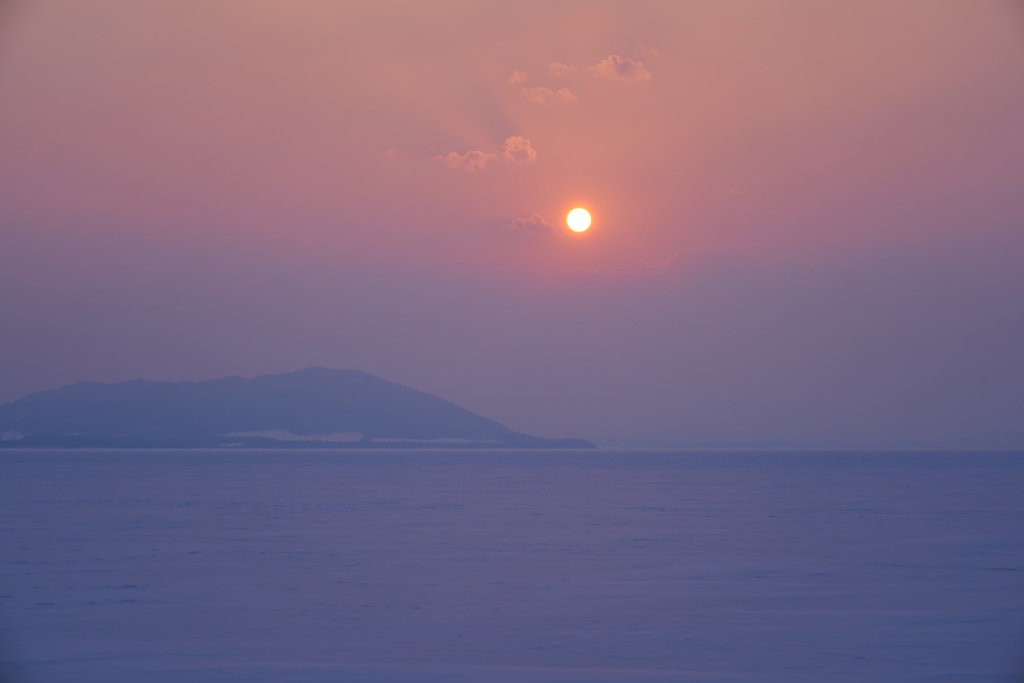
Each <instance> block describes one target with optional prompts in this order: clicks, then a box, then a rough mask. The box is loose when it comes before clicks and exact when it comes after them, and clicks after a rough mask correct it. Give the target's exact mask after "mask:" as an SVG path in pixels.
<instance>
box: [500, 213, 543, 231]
mask: <svg viewBox="0 0 1024 683" xmlns="http://www.w3.org/2000/svg"><path fill="white" fill-rule="evenodd" d="M505 227H507V228H511V229H512V230H516V231H526V230H529V231H532V232H542V233H545V234H550V233H552V232H554V230H555V228H554V227H553V226H552V225H551V224H550V223H548V222H547V221H546V220H544V219H543V218H541V215H540V214H539V213H535V214H533V215H532V216H530V217H529V218H517V219H515V220H514V221H512V222H510V223H506V224H505Z"/></svg>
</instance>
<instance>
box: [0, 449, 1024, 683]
mask: <svg viewBox="0 0 1024 683" xmlns="http://www.w3.org/2000/svg"><path fill="white" fill-rule="evenodd" d="M0 514H2V519H0V548H2V551H3V555H2V558H0V572H2V575H0V580H2V586H0V594H2V595H4V597H3V598H2V599H0V604H2V607H0V620H2V626H3V634H2V635H3V642H2V647H3V655H4V657H5V658H6V659H7V660H8V662H9V666H8V670H9V674H10V679H11V680H13V681H17V682H18V683H51V682H53V683H64V682H71V681H74V682H75V683H89V682H93V681H95V682H101V681H102V682H103V683H120V682H129V681H130V682H132V683H137V682H144V683H148V682H151V681H152V682H156V683H164V682H169V681H189V682H200V683H203V682H207V681H209V682H213V681H217V682H242V681H245V682H253V683H263V682H271V681H273V682H277V681H289V682H291V681H297V682H298V681H318V682H327V681H332V682H342V681H344V682H355V681H359V682H370V681H375V682H399V681H401V682H405V681H409V682H426V683H441V682H445V683H449V682H450V683H476V682H488V683H489V682H501V683H512V682H543V683H548V682H555V681H559V682H566V683H568V682H570V681H571V682H574V683H583V682H587V681H595V682H602V683H604V682H609V683H611V682H615V683H619V682H621V683H626V682H648V681H659V682H661V681H687V682H704V681H708V682H711V681H714V682H740V681H742V682H750V681H773V682H774V681H778V682H782V681H786V682H808V683H810V682H814V683H823V682H829V681H872V682H888V681H892V682H893V683H895V682H897V681H898V682H900V683H905V682H915V681H929V682H932V681H957V682H967V681H969V682H979V683H980V682H985V683H989V682H996V681H998V682H1000V683H1004V682H1007V681H1017V680H1020V678H1021V677H1020V673H1021V671H1022V669H1024V666H1022V665H1024V647H1022V646H1024V454H978V453H973V454H972V453H944V454H928V453H914V454H908V453H902V454H900V453H894V454H867V453H807V454H794V453H777V452H776V453H693V452H632V453H627V452H603V451H598V452H594V451H587V452H577V451H552V452H510V451H500V452H499V451H461V452H452V451H448V452H446V451H402V452H396V451H374V452H370V451H343V452H309V451H302V452H223V451H202V452H199V451H149V452H144V451H140V452H125V451H120V452H117V451H80V452H73V451H63V452H41V451H34V452H30V451H6V452H0Z"/></svg>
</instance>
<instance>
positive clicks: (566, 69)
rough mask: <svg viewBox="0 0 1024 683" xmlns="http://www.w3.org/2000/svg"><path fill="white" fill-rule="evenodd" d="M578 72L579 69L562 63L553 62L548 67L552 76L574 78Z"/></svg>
mask: <svg viewBox="0 0 1024 683" xmlns="http://www.w3.org/2000/svg"><path fill="white" fill-rule="evenodd" d="M577 71H579V69H577V68H576V67H574V66H569V65H568V64H562V63H561V62H551V64H550V65H549V66H548V73H549V74H550V75H552V76H572V75H573V74H574V73H576V72H577Z"/></svg>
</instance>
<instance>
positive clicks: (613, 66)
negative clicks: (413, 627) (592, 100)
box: [587, 55, 651, 81]
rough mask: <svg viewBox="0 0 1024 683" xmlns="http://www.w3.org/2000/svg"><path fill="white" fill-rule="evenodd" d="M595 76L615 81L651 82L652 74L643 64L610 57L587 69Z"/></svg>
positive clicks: (618, 57)
mask: <svg viewBox="0 0 1024 683" xmlns="http://www.w3.org/2000/svg"><path fill="white" fill-rule="evenodd" d="M587 71H589V72H591V73H593V74H594V75H595V76H600V77H602V78H609V79H611V80H613V81H649V80H651V72H650V71H648V70H647V67H645V66H644V64H643V62H634V61H633V60H632V59H623V58H622V57H620V56H618V55H608V58H607V59H602V60H601V61H600V62H598V63H597V64H595V65H594V66H592V67H590V68H589V69H587Z"/></svg>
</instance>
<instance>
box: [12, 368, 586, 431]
mask: <svg viewBox="0 0 1024 683" xmlns="http://www.w3.org/2000/svg"><path fill="white" fill-rule="evenodd" d="M0 448H595V446H594V444H592V443H591V442H589V441H586V440H584V439H545V438H541V437H537V436H530V435H528V434H521V433H519V432H514V431H512V430H511V429H509V428H508V427H506V426H504V425H502V424H500V423H498V422H495V421H494V420H489V419H487V418H485V417H481V416H480V415H477V414H475V413H471V412H470V411H468V410H465V409H464V408H460V407H459V406H457V405H455V404H454V403H450V402H448V401H445V400H444V399H441V398H438V397H437V396H433V395H431V394H425V393H423V392H420V391H416V390H414V389H410V388H409V387H406V386H402V385H401V384H395V383H394V382H388V381H386V380H383V379H381V378H379V377H376V376H375V375H371V374H369V373H366V372H362V371H359V370H331V369H328V368H307V369H305V370H298V371H296V372H288V373H283V374H279V375H261V376H259V377H255V378H253V379H246V378H244V377H223V378H221V379H213V380H209V381H205V382H155V381H152V380H145V379H139V380H132V381H128V382H119V383H117V384H100V383H96V382H78V383H76V384H70V385H68V386H65V387H61V388H60V389H51V390H49V391H40V392H38V393H35V394H29V395H28V396H25V397H23V398H20V399H18V400H17V401H13V402H12V403H8V404H6V405H2V406H0Z"/></svg>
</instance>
